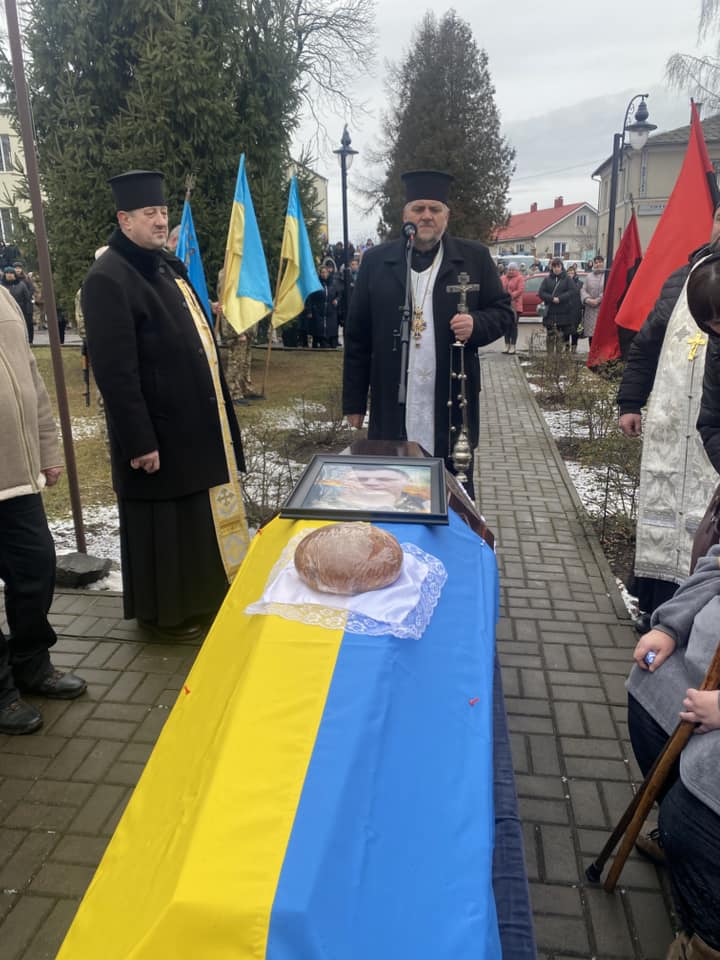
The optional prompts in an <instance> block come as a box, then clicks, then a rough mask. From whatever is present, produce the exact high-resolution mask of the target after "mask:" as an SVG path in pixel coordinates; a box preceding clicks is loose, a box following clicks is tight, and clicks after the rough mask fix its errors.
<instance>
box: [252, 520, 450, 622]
mask: <svg viewBox="0 0 720 960" xmlns="http://www.w3.org/2000/svg"><path fill="white" fill-rule="evenodd" d="M308 532H309V531H308V530H303V532H302V533H299V534H297V535H296V536H295V537H293V538H292V539H291V540H289V541H288V544H287V546H286V547H285V549H284V550H283V552H282V555H281V557H280V559H279V560H278V562H277V563H276V564H275V566H274V567H273V569H272V571H271V573H270V576H269V577H268V581H267V583H266V585H265V589H264V591H263V594H262V596H261V597H260V598H259V600H256V601H255V602H254V603H251V604H250V605H249V606H248V607H246V609H245V613H247V614H275V615H276V616H280V617H284V618H285V619H286V620H296V621H299V622H300V623H309V624H315V625H317V626H320V627H326V628H327V629H329V630H341V629H344V630H345V631H347V632H349V633H362V634H367V635H369V636H381V635H382V634H386V633H387V634H391V635H392V636H395V637H410V638H412V639H415V640H418V639H419V638H420V637H421V636H422V635H423V633H424V631H425V628H426V627H427V625H428V623H429V622H430V618H431V617H432V615H433V611H434V609H435V607H436V605H437V602H438V600H439V599H440V594H441V592H442V588H443V586H444V585H445V581H446V580H447V571H446V570H445V567H444V565H443V563H442V562H441V561H440V560H439V559H438V558H437V557H434V556H433V555H432V554H430V553H426V552H425V551H424V550H421V549H420V547H418V546H416V545H415V544H414V543H402V544H401V545H400V546H401V547H402V551H403V554H404V556H403V565H402V570H401V572H400V576H399V577H398V579H397V580H396V581H395V583H393V584H391V585H390V586H389V587H384V588H383V589H382V590H368V591H367V592H366V593H357V594H355V595H354V596H345V595H340V594H334V593H320V592H319V591H317V590H313V589H312V588H311V587H308V586H307V584H305V583H303V581H302V580H301V579H300V577H299V576H298V574H297V571H296V570H295V564H294V563H293V557H294V555H295V548H296V547H297V545H298V543H299V542H300V540H302V539H303V538H304V537H306V536H307V534H308Z"/></svg>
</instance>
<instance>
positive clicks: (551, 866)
mask: <svg viewBox="0 0 720 960" xmlns="http://www.w3.org/2000/svg"><path fill="white" fill-rule="evenodd" d="M482 369H483V387H484V389H483V394H482V402H481V407H482V417H483V426H482V435H483V436H482V441H481V446H480V450H479V458H478V459H479V464H478V465H479V477H480V483H479V490H480V500H481V503H482V509H483V512H484V514H485V516H486V517H487V519H488V522H489V524H490V526H491V527H492V529H493V530H494V531H495V532H496V535H497V537H498V559H499V563H500V570H501V578H502V579H501V582H502V607H501V614H502V618H501V621H500V624H499V627H498V650H499V654H500V660H501V664H502V668H503V679H504V684H505V694H506V701H507V708H508V714H509V720H510V728H511V731H512V737H513V755H514V765H515V770H516V774H517V785H518V794H519V798H520V809H521V815H522V817H523V820H524V824H525V830H526V856H527V861H528V873H529V877H530V881H531V892H532V899H533V906H534V911H535V923H536V934H537V939H538V946H539V951H540V955H541V957H543V958H548V960H549V958H554V960H564V958H591V957H596V958H599V960H612V958H643V957H646V958H650V960H655V958H658V960H659V958H662V957H663V956H664V951H665V948H666V946H667V943H668V942H669V940H670V937H671V929H670V923H669V919H668V901H667V896H666V893H665V891H664V889H663V886H662V882H661V881H662V878H661V876H660V875H659V873H658V871H656V869H655V868H654V867H652V866H651V865H649V864H647V863H645V862H642V861H641V860H640V859H638V858H632V859H631V860H630V861H629V862H628V865H627V866H626V868H625V871H624V873H623V876H622V881H623V886H622V889H621V890H620V892H618V893H617V894H616V895H614V896H608V895H606V894H605V893H604V892H603V891H602V890H601V889H598V888H593V887H590V886H588V885H586V884H585V882H584V866H585V865H586V864H587V863H588V862H590V860H592V859H593V857H594V856H595V855H596V854H597V852H598V851H599V850H600V849H601V847H602V846H603V843H604V841H605V839H606V837H607V834H608V831H609V829H610V828H611V827H612V825H613V824H614V822H615V821H616V819H617V818H618V816H619V814H620V813H621V812H622V810H623V809H624V807H625V805H626V804H627V802H628V800H629V798H630V795H631V789H630V777H631V776H633V775H634V776H637V770H636V768H635V765H634V762H633V761H632V760H629V757H630V751H629V746H628V744H627V731H626V727H625V708H624V702H625V697H624V690H623V679H624V676H625V674H626V672H627V669H628V664H629V659H630V653H631V650H632V648H633V645H634V639H635V638H634V633H633V631H632V630H631V628H630V626H629V623H628V620H627V615H626V613H625V610H624V607H623V606H622V602H621V600H620V596H619V594H618V592H617V590H616V588H615V585H614V581H613V579H612V575H611V573H610V570H609V567H608V566H607V563H606V561H605V559H604V557H603V555H602V553H601V551H600V547H599V544H598V542H597V540H596V538H595V536H594V534H593V533H592V530H591V528H590V526H589V525H588V523H587V521H586V520H585V519H584V514H583V510H582V507H581V505H580V503H579V500H578V498H577V496H576V494H575V491H574V489H573V486H572V484H571V482H570V480H569V477H568V475H567V473H566V471H565V468H564V466H563V463H562V460H561V458H560V456H559V454H558V453H557V450H556V448H555V445H554V443H553V441H552V439H551V437H550V435H549V433H548V431H547V429H546V428H545V424H544V421H543V419H542V416H541V414H540V412H539V410H538V408H537V406H536V404H535V402H534V400H533V398H532V396H531V394H530V391H529V389H528V387H527V385H526V383H525V379H524V377H523V375H522V372H521V369H520V366H519V364H518V362H517V359H516V358H510V357H506V356H503V355H502V354H498V353H495V352H488V353H486V354H485V355H484V356H483V358H482ZM53 622H54V624H55V626H56V628H57V629H58V632H59V633H60V635H61V638H60V640H59V642H58V645H57V647H56V653H55V654H54V658H55V660H56V662H57V663H58V664H59V665H61V666H64V667H72V668H76V669H77V671H78V672H79V673H81V674H82V675H83V676H84V677H86V678H87V680H88V681H89V694H88V696H87V697H84V698H82V699H81V700H79V701H76V702H74V703H57V702H56V703H48V702H43V703H42V704H41V706H42V710H43V713H44V716H45V726H44V728H43V729H42V730H41V731H40V732H39V733H38V734H35V735H33V736H30V737H17V738H12V737H2V736H0V958H1V960H45V958H48V960H50V958H54V957H55V954H56V952H57V949H58V946H59V944H60V942H61V940H62V938H63V935H64V932H65V931H66V929H67V927H68V926H69V924H70V922H71V920H72V917H73V915H74V912H75V910H76V907H77V903H78V901H79V898H80V897H81V895H82V893H83V891H84V889H85V887H86V886H87V884H88V882H89V880H90V878H91V876H92V873H93V869H94V867H95V865H96V864H97V862H98V860H99V858H100V856H101V854H102V851H103V849H104V847H105V845H106V843H107V841H108V838H109V837H110V835H111V833H112V831H113V829H114V827H115V824H116V823H117V821H118V818H119V816H120V814H121V812H122V810H123V808H124V805H125V803H126V802H127V799H128V796H129V794H130V792H131V790H132V787H133V785H134V784H135V782H136V781H137V778H138V776H139V774H140V772H141V771H142V768H143V764H144V763H145V761H146V760H147V757H148V755H149V753H150V751H151V749H152V745H153V743H154V741H155V739H156V737H157V735H158V733H159V731H160V729H161V728H162V725H163V723H164V721H165V718H166V717H167V714H168V710H169V708H170V706H171V705H172V703H173V701H174V698H175V694H176V692H177V690H178V689H179V687H180V685H181V683H182V681H183V679H184V677H185V675H186V673H187V670H188V668H189V666H190V664H191V662H192V659H193V657H194V655H195V653H196V649H197V648H196V647H195V646H194V645H191V644H186V645H183V644H177V645H161V644H158V643H153V642H147V641H146V640H145V638H144V636H143V635H141V634H140V632H139V631H138V630H137V629H136V627H135V624H134V622H133V621H130V622H126V621H123V620H122V619H121V607H120V600H119V598H118V597H115V596H108V595H107V594H97V593H75V592H68V593H59V594H58V595H57V597H56V600H55V604H54V606H53ZM98 960H100V958H98ZM158 960H169V958H158ZM198 960H200V958H198ZM298 960H302V958H298ZM398 960H409V958H398ZM438 960H452V958H438ZM506 960H512V958H506Z"/></svg>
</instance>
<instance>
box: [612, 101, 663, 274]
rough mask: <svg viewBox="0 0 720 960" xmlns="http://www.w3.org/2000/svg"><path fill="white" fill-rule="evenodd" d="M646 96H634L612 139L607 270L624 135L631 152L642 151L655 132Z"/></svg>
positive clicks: (613, 243)
mask: <svg viewBox="0 0 720 960" xmlns="http://www.w3.org/2000/svg"><path fill="white" fill-rule="evenodd" d="M648 96H649V94H647V93H636V94H635V96H634V97H633V98H632V100H631V101H630V103H629V104H628V106H627V110H626V111H625V119H624V121H623V128H622V133H616V134H615V136H614V137H613V152H612V168H611V172H610V204H609V209H608V231H607V251H606V253H607V258H606V263H605V267H606V269H607V270H609V269H610V267H611V266H612V259H613V253H614V252H615V207H616V206H617V190H618V178H619V174H620V170H621V167H622V158H623V150H624V148H625V134H626V133H627V134H628V142H629V144H630V146H631V147H632V149H633V150H642V148H643V147H644V146H645V144H646V143H647V139H648V137H649V136H650V134H651V133H652V131H653V130H657V125H656V124H654V123H648V116H649V114H648V108H647V104H646V103H645V100H646V99H647V98H648ZM636 100H639V101H640V103H639V105H638V108H637V110H636V111H635V123H630V120H631V119H632V112H633V107H634V105H635V101H636Z"/></svg>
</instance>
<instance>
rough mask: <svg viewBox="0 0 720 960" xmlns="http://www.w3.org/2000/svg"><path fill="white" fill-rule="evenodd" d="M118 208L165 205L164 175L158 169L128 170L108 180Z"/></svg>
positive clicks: (127, 208)
mask: <svg viewBox="0 0 720 960" xmlns="http://www.w3.org/2000/svg"><path fill="white" fill-rule="evenodd" d="M108 183H109V184H110V187H111V189H112V192H113V196H114V197H115V207H116V209H117V210H139V209H140V208H141V207H164V206H165V195H164V190H163V175H162V174H161V173H158V171H157V170H128V172H127V173H119V174H118V175H117V176H116V177H110V179H109V180H108Z"/></svg>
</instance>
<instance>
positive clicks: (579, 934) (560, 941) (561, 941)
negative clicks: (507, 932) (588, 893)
mask: <svg viewBox="0 0 720 960" xmlns="http://www.w3.org/2000/svg"><path fill="white" fill-rule="evenodd" d="M534 921H535V937H536V939H537V945H538V947H539V948H540V949H541V950H542V949H545V950H548V951H549V952H550V955H551V956H553V957H554V956H556V955H557V953H556V952H557V951H558V950H560V949H563V950H572V951H574V956H576V957H589V956H590V952H589V951H590V945H589V940H588V934H587V928H586V925H585V919H584V918H581V917H578V918H574V917H567V916H550V915H543V914H535V917H534Z"/></svg>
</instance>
